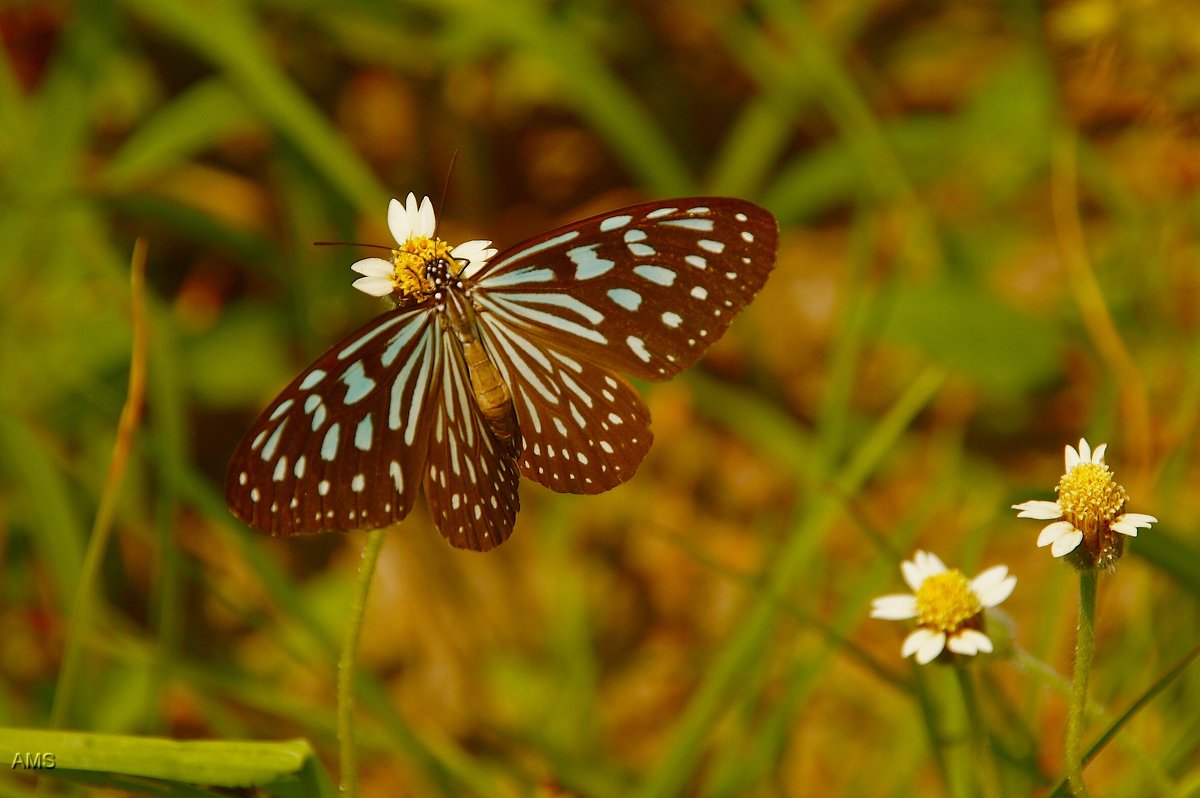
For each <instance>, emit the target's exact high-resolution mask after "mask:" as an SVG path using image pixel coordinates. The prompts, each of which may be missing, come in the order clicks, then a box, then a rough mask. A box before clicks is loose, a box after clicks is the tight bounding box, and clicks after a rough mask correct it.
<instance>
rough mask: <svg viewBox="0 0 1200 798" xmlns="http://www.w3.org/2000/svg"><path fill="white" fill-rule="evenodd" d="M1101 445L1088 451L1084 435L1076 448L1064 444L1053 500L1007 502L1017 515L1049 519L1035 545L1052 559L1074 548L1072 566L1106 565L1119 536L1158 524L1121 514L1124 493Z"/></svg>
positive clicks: (1117, 552) (1118, 549)
mask: <svg viewBox="0 0 1200 798" xmlns="http://www.w3.org/2000/svg"><path fill="white" fill-rule="evenodd" d="M1107 447H1108V444H1106V443H1102V444H1100V445H1099V446H1097V447H1096V450H1095V451H1092V449H1091V447H1089V446H1088V442H1087V440H1086V439H1084V438H1080V439H1079V449H1078V450H1076V449H1075V447H1074V446H1067V448H1066V455H1065V461H1066V470H1065V472H1064V473H1063V475H1062V478H1061V479H1059V481H1058V486H1057V487H1056V488H1055V489H1054V490H1055V492H1057V493H1058V501H1053V502H1048V501H1038V500H1036V499H1035V500H1033V501H1027V502H1022V503H1021V504H1014V505H1013V509H1014V510H1020V512H1019V513H1017V517H1018V518H1035V519H1037V520H1039V521H1053V522H1054V523H1052V524H1049V525H1047V526H1045V527H1044V528H1043V529H1042V532H1041V534H1040V535H1038V540H1037V544H1038V546H1039V547H1045V546H1049V547H1050V553H1051V554H1053V555H1054V556H1055V557H1062V556H1064V555H1066V554H1070V553H1071V552H1073V551H1076V550H1078V554H1077V555H1076V559H1077V560H1078V563H1077V564H1078V565H1083V566H1090V567H1096V566H1099V565H1104V566H1107V567H1112V566H1113V565H1114V564H1115V563H1116V561H1117V559H1119V558H1120V556H1121V554H1122V553H1123V552H1124V549H1125V539H1124V537H1123V536H1128V537H1137V533H1138V530H1139V529H1149V528H1150V525H1151V524H1154V523H1157V522H1158V519H1157V518H1155V517H1154V516H1152V515H1145V514H1144V513H1125V512H1122V510H1124V509H1125V503H1126V500H1127V498H1128V497H1127V496H1126V495H1125V488H1123V487H1122V486H1121V485H1120V484H1118V483H1117V481H1116V480H1115V479H1114V478H1113V473H1112V471H1111V470H1110V469H1109V467H1108V466H1107V465H1105V463H1104V450H1105V449H1106V448H1107ZM1114 532H1115V533H1119V534H1113V533H1114ZM1080 544H1082V547H1081V545H1080Z"/></svg>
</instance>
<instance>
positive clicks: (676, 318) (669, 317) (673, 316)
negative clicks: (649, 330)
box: [662, 311, 683, 328]
mask: <svg viewBox="0 0 1200 798" xmlns="http://www.w3.org/2000/svg"><path fill="white" fill-rule="evenodd" d="M662 320H663V324H665V325H667V326H668V327H672V328H674V327H678V326H679V325H680V324H681V323H682V322H683V317H682V316H680V315H679V314H678V313H671V312H670V311H668V312H666V313H664V314H662Z"/></svg>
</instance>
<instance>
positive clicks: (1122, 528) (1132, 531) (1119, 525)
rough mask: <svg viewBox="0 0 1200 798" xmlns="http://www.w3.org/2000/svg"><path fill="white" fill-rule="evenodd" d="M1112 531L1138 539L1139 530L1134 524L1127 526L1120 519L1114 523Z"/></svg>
mask: <svg viewBox="0 0 1200 798" xmlns="http://www.w3.org/2000/svg"><path fill="white" fill-rule="evenodd" d="M1112 530H1113V531H1114V532H1120V533H1121V534H1122V535H1129V537H1131V538H1136V537H1137V531H1138V528H1137V527H1136V526H1134V525H1133V524H1127V523H1125V522H1124V521H1122V520H1121V519H1120V518H1118V519H1117V520H1115V521H1113V522H1112Z"/></svg>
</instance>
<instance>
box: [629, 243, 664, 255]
mask: <svg viewBox="0 0 1200 798" xmlns="http://www.w3.org/2000/svg"><path fill="white" fill-rule="evenodd" d="M625 248H626V249H628V250H629V254H630V255H633V256H634V257H635V258H649V257H653V256H654V255H657V254H658V250H656V249H655V248H654V247H652V246H650V245H649V244H626V245H625Z"/></svg>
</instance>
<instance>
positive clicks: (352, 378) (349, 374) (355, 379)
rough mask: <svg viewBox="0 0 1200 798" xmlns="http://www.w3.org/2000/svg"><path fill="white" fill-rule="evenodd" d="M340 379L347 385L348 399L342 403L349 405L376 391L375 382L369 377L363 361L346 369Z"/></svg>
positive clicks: (356, 362)
mask: <svg viewBox="0 0 1200 798" xmlns="http://www.w3.org/2000/svg"><path fill="white" fill-rule="evenodd" d="M340 379H341V381H342V382H344V383H345V384H346V398H345V399H343V400H342V401H344V402H345V403H346V404H348V405H352V404H354V403H355V402H357V401H359V400H361V399H363V398H364V397H366V396H368V395H369V394H370V393H371V391H373V390H374V389H375V380H373V379H371V378H370V377H368V376H367V374H366V371H364V370H363V364H362V361H361V360H358V361H355V363H354V365H352V366H350V368H348V369H346V371H345V373H343V374H342V376H341V377H340Z"/></svg>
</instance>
